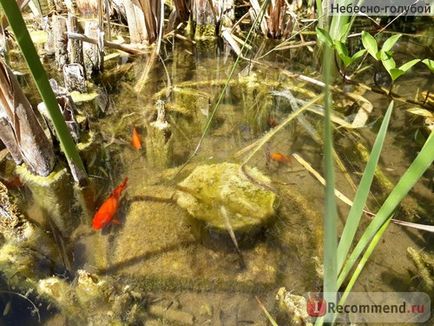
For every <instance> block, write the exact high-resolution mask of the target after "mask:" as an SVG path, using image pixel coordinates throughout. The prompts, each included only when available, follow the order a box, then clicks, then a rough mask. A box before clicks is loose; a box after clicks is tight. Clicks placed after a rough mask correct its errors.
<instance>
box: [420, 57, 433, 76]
mask: <svg viewBox="0 0 434 326" xmlns="http://www.w3.org/2000/svg"><path fill="white" fill-rule="evenodd" d="M422 63H424V64H425V65H426V66H427V67H428V69H429V70H430V71H431V72H432V73H434V60H431V59H423V60H422Z"/></svg>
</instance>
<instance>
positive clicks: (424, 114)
mask: <svg viewBox="0 0 434 326" xmlns="http://www.w3.org/2000/svg"><path fill="white" fill-rule="evenodd" d="M407 112H410V113H412V114H416V115H420V116H422V117H425V118H430V117H432V116H434V114H433V113H431V112H430V111H428V110H426V109H422V108H419V107H414V108H410V109H408V110H407Z"/></svg>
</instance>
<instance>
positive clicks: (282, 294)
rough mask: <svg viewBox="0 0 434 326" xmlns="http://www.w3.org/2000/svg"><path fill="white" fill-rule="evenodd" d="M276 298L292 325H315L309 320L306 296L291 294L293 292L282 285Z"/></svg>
mask: <svg viewBox="0 0 434 326" xmlns="http://www.w3.org/2000/svg"><path fill="white" fill-rule="evenodd" d="M276 300H277V301H278V304H279V309H280V310H281V312H282V313H284V314H285V315H286V316H287V317H288V318H289V319H290V325H306V326H309V325H313V324H312V323H311V322H309V315H308V314H307V302H306V298H305V297H303V296H301V295H296V294H291V292H289V291H287V290H286V289H285V288H284V287H282V288H280V289H279V290H278V291H277V294H276Z"/></svg>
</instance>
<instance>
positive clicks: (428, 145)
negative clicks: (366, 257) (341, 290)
mask: <svg viewBox="0 0 434 326" xmlns="http://www.w3.org/2000/svg"><path fill="white" fill-rule="evenodd" d="M433 161H434V131H432V132H431V134H430V136H429V137H428V139H427V141H426V142H425V144H424V146H423V147H422V149H421V150H420V152H419V154H418V155H417V156H416V158H415V159H414V161H413V162H412V163H411V164H410V166H409V168H408V169H407V170H406V171H405V173H404V175H403V176H402V177H401V179H400V180H399V181H398V184H397V185H396V186H395V187H394V188H393V190H392V192H391V193H390V194H389V196H388V197H387V199H386V200H385V201H384V203H383V205H382V206H381V207H380V209H379V210H378V212H377V214H376V215H375V217H374V218H373V220H372V221H371V223H369V225H368V227H367V228H366V230H365V231H364V232H363V234H362V236H361V238H360V240H359V242H358V243H357V245H356V247H355V248H354V250H353V251H352V253H351V255H350V256H349V258H348V259H347V260H346V261H345V264H344V266H343V268H342V270H341V272H340V274H339V278H338V286H341V285H342V284H343V282H344V280H345V279H346V278H347V276H348V274H349V272H350V271H351V269H352V268H353V266H354V264H355V263H356V261H357V259H358V258H359V257H360V255H361V254H362V252H363V251H364V250H365V248H366V246H367V245H369V243H371V240H372V239H373V238H374V236H375V235H376V234H377V232H378V231H379V230H380V228H381V227H382V226H383V225H384V223H386V222H388V221H389V220H390V219H391V217H392V214H393V212H394V211H395V210H396V208H397V207H398V205H399V203H400V202H401V201H402V200H403V199H404V197H405V196H406V195H407V193H408V192H409V191H410V190H411V188H413V186H414V185H415V184H416V182H417V181H418V180H419V179H420V178H421V177H422V175H423V174H424V173H425V171H426V170H427V169H428V168H429V167H430V166H431V164H432V163H433Z"/></svg>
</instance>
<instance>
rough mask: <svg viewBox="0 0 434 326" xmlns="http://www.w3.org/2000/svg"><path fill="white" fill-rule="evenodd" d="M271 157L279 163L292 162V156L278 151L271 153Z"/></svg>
mask: <svg viewBox="0 0 434 326" xmlns="http://www.w3.org/2000/svg"><path fill="white" fill-rule="evenodd" d="M270 159H271V160H273V161H276V162H279V163H285V164H290V163H291V157H289V156H288V155H285V154H282V153H279V152H276V153H271V154H270Z"/></svg>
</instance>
